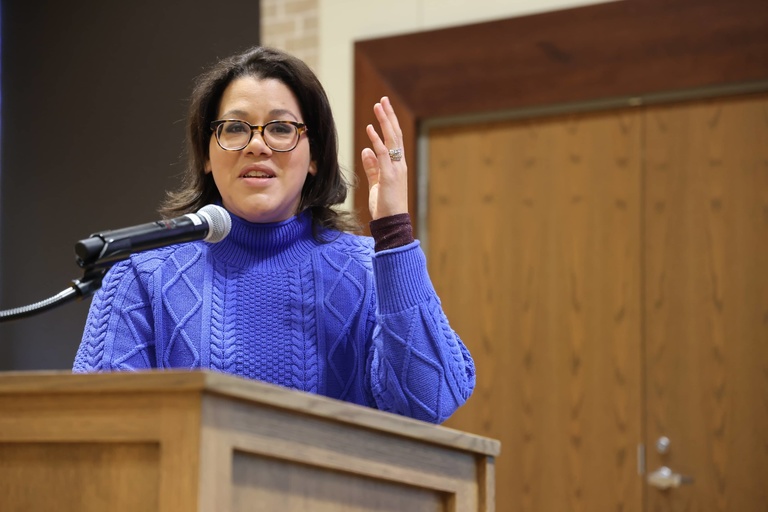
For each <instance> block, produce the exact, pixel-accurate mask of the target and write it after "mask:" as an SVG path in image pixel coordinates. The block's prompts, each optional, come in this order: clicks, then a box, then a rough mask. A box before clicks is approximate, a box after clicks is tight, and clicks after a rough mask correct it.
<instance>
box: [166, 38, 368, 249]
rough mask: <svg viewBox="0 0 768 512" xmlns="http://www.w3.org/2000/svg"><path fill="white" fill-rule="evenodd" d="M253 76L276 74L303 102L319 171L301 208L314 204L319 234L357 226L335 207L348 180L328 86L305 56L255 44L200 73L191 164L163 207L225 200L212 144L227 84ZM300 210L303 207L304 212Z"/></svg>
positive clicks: (176, 211)
mask: <svg viewBox="0 0 768 512" xmlns="http://www.w3.org/2000/svg"><path fill="white" fill-rule="evenodd" d="M245 76H251V77H255V78H259V79H276V80H279V81H280V82H282V83H284V84H285V85H286V86H287V87H288V88H289V89H290V90H291V91H292V92H293V94H294V95H295V96H296V99H297V100H298V102H299V107H300V108H301V114H302V116H303V120H304V123H305V124H306V125H307V137H308V139H309V148H310V154H311V158H312V160H313V161H314V162H315V163H316V165H317V173H316V174H315V175H314V176H313V175H311V174H308V175H307V180H306V182H305V183H304V188H303V189H302V190H301V199H300V201H299V208H298V212H302V211H304V210H309V212H310V214H311V216H312V222H313V227H314V232H315V237H316V238H318V233H319V231H320V230H319V228H320V227H325V228H331V229H337V230H339V231H344V230H357V229H359V225H358V224H357V222H356V221H355V219H354V217H353V216H352V214H350V213H348V212H345V211H337V210H336V209H334V208H332V206H334V205H338V204H341V203H343V202H344V200H345V199H346V197H347V188H348V183H347V181H346V180H345V179H344V175H343V174H342V171H341V168H340V167H339V160H338V140H337V134H336V123H335V122H334V120H333V113H332V112H331V106H330V103H329V101H328V97H327V96H326V94H325V90H324V89H323V86H322V85H321V84H320V81H319V80H318V79H317V77H316V76H315V74H314V73H313V72H312V70H311V69H310V68H309V66H307V65H306V64H305V63H304V62H302V61H301V60H300V59H298V58H296V57H293V56H292V55H289V54H287V53H285V52H282V51H280V50H276V49H273V48H266V47H254V48H250V49H248V50H246V51H245V52H243V53H240V54H238V55H234V56H232V57H229V58H226V59H223V60H221V61H219V62H218V63H217V64H215V65H214V66H213V67H212V68H210V69H209V70H208V71H207V72H205V73H203V74H202V75H200V76H199V77H198V78H197V81H196V82H195V88H194V90H193V92H192V98H191V103H190V105H189V115H188V117H187V168H186V171H185V175H184V180H183V183H182V186H181V188H180V189H179V190H177V191H174V192H169V193H168V197H167V198H166V200H165V202H164V203H163V205H162V206H161V208H160V212H161V213H162V214H163V215H165V216H167V217H173V216H178V215H183V214H185V213H191V212H195V211H197V210H198V209H200V208H202V207H203V206H205V205H207V204H211V203H216V202H219V201H221V194H220V193H219V190H218V188H217V187H216V184H215V183H214V181H213V176H212V174H211V173H206V172H205V162H206V161H207V160H208V147H209V142H210V138H211V136H212V132H211V129H210V125H211V122H212V121H214V120H216V116H217V114H218V110H219V104H220V102H221V97H222V95H223V94H224V90H225V89H226V88H227V86H228V85H229V84H230V83H231V82H232V81H233V80H235V79H237V78H241V77H245ZM298 212H297V213H298Z"/></svg>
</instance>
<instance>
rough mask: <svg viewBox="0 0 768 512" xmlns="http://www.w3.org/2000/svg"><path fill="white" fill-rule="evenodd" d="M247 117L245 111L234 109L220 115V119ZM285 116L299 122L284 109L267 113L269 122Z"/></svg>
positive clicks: (276, 109)
mask: <svg viewBox="0 0 768 512" xmlns="http://www.w3.org/2000/svg"><path fill="white" fill-rule="evenodd" d="M248 115H249V114H248V112H246V111H245V110H239V109H234V110H228V111H226V112H224V113H223V114H222V115H221V117H222V118H229V117H231V116H239V117H248ZM286 115H287V116H290V117H292V118H293V119H294V121H298V120H299V118H298V117H296V116H295V115H294V113H293V112H291V111H290V110H287V109H284V108H275V109H272V110H270V111H269V116H270V118H271V119H270V120H279V119H280V116H286Z"/></svg>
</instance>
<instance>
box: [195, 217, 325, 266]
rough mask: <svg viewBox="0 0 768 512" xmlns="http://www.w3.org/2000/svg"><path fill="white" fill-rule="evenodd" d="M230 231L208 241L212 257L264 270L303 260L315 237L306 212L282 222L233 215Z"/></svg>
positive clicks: (232, 263) (310, 219) (294, 263)
mask: <svg viewBox="0 0 768 512" xmlns="http://www.w3.org/2000/svg"><path fill="white" fill-rule="evenodd" d="M230 216H231V217H232V229H231V231H230V232H229V235H227V237H226V238H225V239H224V240H222V241H221V242H219V243H216V244H209V245H210V248H211V253H212V254H213V257H214V258H216V259H217V260H220V261H224V262H226V263H228V264H230V265H233V266H235V267H241V268H247V267H254V266H258V267H261V268H263V269H264V270H266V271H269V270H278V269H282V268H287V267H292V266H295V265H296V264H298V263H300V262H302V261H304V260H305V259H306V258H307V256H308V255H309V252H310V251H311V250H312V248H314V247H316V246H317V245H319V244H318V242H317V241H315V239H314V238H313V237H312V217H311V215H310V214H309V212H306V211H305V212H302V213H301V214H299V215H297V216H294V217H291V218H290V219H288V220H284V221H282V222H272V223H267V224H255V223H252V222H248V221H246V220H244V219H242V218H240V217H238V216H236V215H232V214H230Z"/></svg>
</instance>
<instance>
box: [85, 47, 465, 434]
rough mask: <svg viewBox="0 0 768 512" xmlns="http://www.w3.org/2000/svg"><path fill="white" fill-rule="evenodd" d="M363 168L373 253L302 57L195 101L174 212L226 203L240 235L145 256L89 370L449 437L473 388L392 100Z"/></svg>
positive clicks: (245, 75) (276, 56)
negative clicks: (266, 388)
mask: <svg viewBox="0 0 768 512" xmlns="http://www.w3.org/2000/svg"><path fill="white" fill-rule="evenodd" d="M374 113H375V116H376V119H377V120H378V122H379V124H380V128H381V132H382V135H383V140H382V138H381V137H380V136H379V135H378V133H377V132H376V130H375V129H374V128H373V126H370V125H369V126H368V127H367V134H368V137H369V138H370V141H371V148H368V149H365V150H364V151H363V153H362V160H363V165H364V168H365V170H366V175H367V177H368V182H369V188H370V200H369V207H370V211H371V215H372V218H373V221H372V222H371V232H372V234H373V238H372V239H371V238H368V237H362V236H358V235H353V234H350V233H348V232H347V231H349V230H350V229H351V228H353V227H354V223H353V222H352V219H351V217H350V215H349V214H347V213H342V212H339V211H337V210H335V209H333V208H332V207H333V206H334V205H338V204H340V203H342V202H343V201H344V199H345V197H346V193H347V184H346V182H345V180H344V178H343V175H342V173H341V169H340V168H339V164H338V159H337V154H336V151H337V140H336V128H335V124H334V121H333V116H332V114H331V109H330V105H329V102H328V99H327V97H326V95H325V92H324V91H323V88H322V86H321V85H320V83H319V82H318V80H317V78H316V77H315V75H314V74H313V73H312V71H311V70H310V69H309V67H307V66H306V65H305V64H304V63H303V62H301V61H300V60H298V59H296V58H294V57H292V56H290V55H287V54H285V53H283V52H280V51H277V50H273V49H268V48H261V47H257V48H253V49H250V50H248V51H246V52H244V53H242V54H240V55H236V56H234V57H231V58H229V59H226V60H223V61H221V62H220V63H218V64H217V65H216V66H215V67H213V68H212V69H211V70H210V71H208V72H207V73H205V74H204V75H203V76H202V77H200V79H199V80H198V83H197V85H196V88H195V90H194V93H193V96H192V102H191V106H190V111H189V120H188V140H187V143H188V147H189V164H188V168H187V175H186V179H185V183H184V185H183V187H182V188H181V189H180V190H179V191H177V192H175V193H172V194H170V195H169V198H168V200H167V202H166V204H165V205H164V208H163V213H164V214H166V215H168V216H176V215H181V214H184V213H189V212H194V211H197V210H198V209H199V208H201V207H203V206H205V205H206V204H211V203H215V204H220V205H222V206H223V207H224V208H225V209H226V210H227V211H228V212H229V213H230V215H231V217H232V230H231V232H230V233H229V235H228V236H227V237H226V238H225V239H224V240H223V241H221V242H219V243H216V244H209V243H206V242H202V241H201V242H193V243H188V244H179V245H175V246H170V247H165V248H161V249H156V250H152V251H148V252H143V253H139V254H135V255H133V256H132V257H131V258H130V259H129V260H126V261H123V262H120V263H118V264H116V265H115V266H114V267H112V268H111V269H110V271H109V272H108V274H107V276H106V277H105V279H104V281H103V285H102V288H101V289H100V290H99V291H98V293H97V294H96V295H95V297H94V299H93V302H92V304H91V309H90V312H89V315H88V320H87V324H86V327H85V332H84V335H83V340H82V343H81V345H80V348H79V350H78V353H77V357H76V359H75V364H74V370H75V371H76V372H90V371H113V370H138V369H147V368H188V369H192V368H211V369H214V370H218V371H222V372H228V373H232V374H236V375H241V376H244V377H247V378H252V379H259V380H262V381H266V382H271V383H274V384H278V385H282V386H286V387H290V388H294V389H298V390H302V391H307V392H311V393H318V394H322V395H326V396H329V397H333V398H337V399H341V400H346V401H349V402H353V403H356V404H363V405H367V406H370V407H375V408H379V409H382V410H385V411H391V412H394V413H398V414H402V415H406V416H410V417H413V418H417V419H421V420H425V421H430V422H442V421H443V420H445V419H446V418H448V417H449V416H450V415H451V414H452V413H453V412H454V411H455V410H456V408H457V407H459V406H460V405H462V404H463V403H464V402H465V401H466V399H467V398H468V397H469V395H470V394H471V392H472V389H473V388H474V384H475V375H474V365H473V362H472V358H471V357H470V355H469V352H468V351H467V349H466V348H465V346H464V345H463V343H462V342H461V340H460V339H459V337H458V336H457V335H456V334H455V333H454V332H453V330H452V329H451V328H450V326H449V324H448V321H447V319H446V318H445V315H444V314H443V311H442V309H441V307H440V301H439V299H438V297H437V295H436V294H435V291H434V289H433V287H432V284H431V282H430V280H429V276H428V274H427V270H426V259H425V256H424V253H423V252H422V250H421V248H420V246H419V243H418V241H415V240H414V239H413V236H412V232H411V225H410V218H409V216H408V210H407V190H406V185H407V168H406V163H405V161H404V160H403V159H402V149H401V145H402V135H401V132H400V128H399V125H398V122H397V117H396V116H395V113H394V111H393V109H392V106H391V104H390V102H389V100H388V99H387V98H382V100H381V102H380V103H377V104H376V105H375V106H374Z"/></svg>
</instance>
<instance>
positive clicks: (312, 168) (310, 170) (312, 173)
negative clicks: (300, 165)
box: [307, 160, 317, 176]
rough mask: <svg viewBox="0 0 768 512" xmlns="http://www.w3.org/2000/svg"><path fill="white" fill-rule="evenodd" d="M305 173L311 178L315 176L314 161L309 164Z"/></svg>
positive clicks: (315, 164) (315, 165)
mask: <svg viewBox="0 0 768 512" xmlns="http://www.w3.org/2000/svg"><path fill="white" fill-rule="evenodd" d="M307 172H308V173H309V174H311V175H312V176H317V162H315V161H314V160H312V161H311V162H309V169H307Z"/></svg>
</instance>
